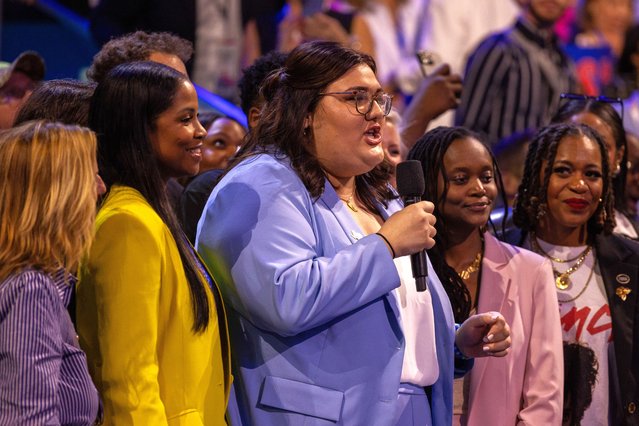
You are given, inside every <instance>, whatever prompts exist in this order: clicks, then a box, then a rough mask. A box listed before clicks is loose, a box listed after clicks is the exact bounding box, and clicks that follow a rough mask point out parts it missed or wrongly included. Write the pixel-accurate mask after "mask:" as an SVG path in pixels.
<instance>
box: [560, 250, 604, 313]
mask: <svg viewBox="0 0 639 426" xmlns="http://www.w3.org/2000/svg"><path fill="white" fill-rule="evenodd" d="M596 266H597V258H596V257H595V263H593V265H592V269H591V270H590V275H588V280H587V281H586V285H584V288H582V289H581V291H580V292H579V293H577V295H576V296H575V297H571V298H570V299H560V298H559V297H557V301H558V302H559V303H568V302H572V301H573V300H577V298H578V297H579V296H581V295H582V294H584V292H585V291H586V289H587V288H588V284H590V280H591V279H592V275H593V274H594V273H595V267H596Z"/></svg>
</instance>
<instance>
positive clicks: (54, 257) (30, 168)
mask: <svg viewBox="0 0 639 426" xmlns="http://www.w3.org/2000/svg"><path fill="white" fill-rule="evenodd" d="M96 179H97V163H96V140H95V135H94V134H93V132H91V131H90V130H88V129H85V128H82V127H76V126H65V125H62V124H53V123H47V122H44V121H35V122H28V123H26V124H24V125H22V126H19V127H16V128H14V129H12V130H8V131H6V132H4V133H3V134H0V424H2V425H21V424H56V425H59V424H62V425H70V424H73V425H90V424H93V423H94V421H95V419H96V415H97V412H98V395H97V391H96V389H95V387H94V386H93V383H92V382H91V378H90V377H89V372H88V369H87V362H86V357H85V355H84V352H82V350H81V349H80V347H79V345H78V341H77V337H76V334H75V330H74V329H73V325H72V323H71V319H70V318H69V315H68V313H67V310H66V309H65V301H67V300H68V295H69V292H70V290H71V286H72V285H73V281H74V279H73V277H72V276H71V273H72V272H73V271H75V270H76V268H77V264H78V260H79V259H80V257H81V256H82V255H83V254H84V253H85V252H86V250H87V248H88V246H89V244H90V241H91V235H92V226H93V221H94V216H95V203H96V198H97V195H98V185H97V180H96Z"/></svg>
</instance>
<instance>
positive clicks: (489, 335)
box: [455, 312, 510, 358]
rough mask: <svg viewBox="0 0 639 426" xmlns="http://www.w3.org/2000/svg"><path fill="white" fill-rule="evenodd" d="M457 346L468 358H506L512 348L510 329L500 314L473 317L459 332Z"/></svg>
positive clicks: (484, 314)
mask: <svg viewBox="0 0 639 426" xmlns="http://www.w3.org/2000/svg"><path fill="white" fill-rule="evenodd" d="M455 344H456V345H457V348H459V350H460V351H461V352H462V353H463V354H464V355H466V356H467V357H472V358H478V357H484V356H494V357H502V356H506V355H507V354H508V349H509V348H510V327H509V326H508V323H506V320H505V319H504V317H503V316H502V315H501V314H500V313H499V312H486V313H483V314H478V315H473V316H471V317H470V318H468V319H467V320H466V321H464V323H463V324H462V325H461V327H459V330H457V335H456V336H455Z"/></svg>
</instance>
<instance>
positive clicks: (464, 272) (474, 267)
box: [457, 250, 483, 280]
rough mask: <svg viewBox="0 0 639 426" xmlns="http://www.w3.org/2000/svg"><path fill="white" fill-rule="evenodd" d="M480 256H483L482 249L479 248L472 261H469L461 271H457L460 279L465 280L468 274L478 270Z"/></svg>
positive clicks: (468, 276)
mask: <svg viewBox="0 0 639 426" xmlns="http://www.w3.org/2000/svg"><path fill="white" fill-rule="evenodd" d="M482 257H483V256H482V251H481V250H479V251H478V252H477V255H476V256H475V260H473V263H471V264H470V265H468V266H467V267H466V268H464V269H462V270H461V271H459V272H458V273H457V275H459V277H460V278H461V279H462V280H467V279H468V278H470V274H472V273H474V272H477V271H479V266H480V265H481V259H482Z"/></svg>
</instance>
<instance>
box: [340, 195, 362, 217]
mask: <svg viewBox="0 0 639 426" xmlns="http://www.w3.org/2000/svg"><path fill="white" fill-rule="evenodd" d="M354 193H355V191H353V194H354ZM353 194H351V195H350V197H348V198H347V199H346V200H345V199H343V198H342V197H339V195H338V197H339V199H340V200H342V201H343V202H344V203H346V206H347V207H348V208H349V209H351V210H352V211H354V212H355V213H357V212H358V211H359V209H358V208H357V207H356V206H355V204H354V203H353Z"/></svg>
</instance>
